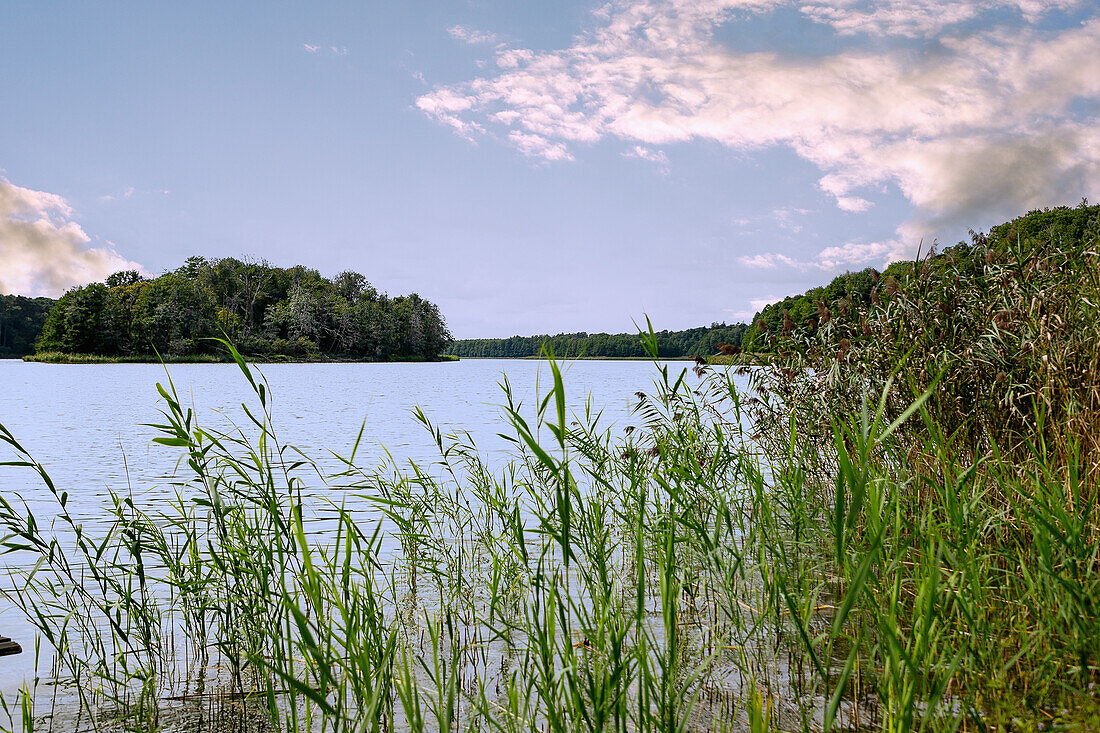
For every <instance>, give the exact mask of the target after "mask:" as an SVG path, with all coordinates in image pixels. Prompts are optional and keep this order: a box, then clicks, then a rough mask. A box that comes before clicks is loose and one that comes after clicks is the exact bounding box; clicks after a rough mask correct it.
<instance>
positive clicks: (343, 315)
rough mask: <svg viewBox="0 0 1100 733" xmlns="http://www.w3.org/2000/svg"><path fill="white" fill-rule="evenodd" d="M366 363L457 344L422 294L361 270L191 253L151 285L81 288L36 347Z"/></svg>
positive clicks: (114, 280)
mask: <svg viewBox="0 0 1100 733" xmlns="http://www.w3.org/2000/svg"><path fill="white" fill-rule="evenodd" d="M212 337H221V338H225V337H228V338H229V340H231V341H232V342H233V343H234V344H235V345H236V346H237V348H238V349H240V350H241V351H242V352H244V353H248V354H256V355H277V354H285V355H292V356H298V357H306V358H309V357H319V356H321V355H329V356H340V357H351V358H356V359H366V360H387V359H393V358H404V359H408V358H414V359H434V358H437V357H438V356H439V354H440V353H441V352H442V351H443V350H444V349H445V348H447V346H449V345H450V343H451V341H452V339H451V334H450V332H449V331H448V330H447V326H446V323H445V321H444V319H443V316H442V315H440V313H439V308H438V307H437V306H436V305H435V304H434V303H431V302H429V301H427V300H424V299H423V298H421V297H420V296H419V295H417V294H416V293H413V294H411V295H405V296H397V297H393V298H391V297H389V296H388V295H386V294H385V293H379V292H378V291H377V290H376V289H375V288H374V287H373V286H371V284H370V283H369V282H367V280H366V278H365V277H363V276H362V275H361V274H359V273H357V272H342V273H340V274H339V275H337V276H336V277H334V278H332V279H328V278H325V277H322V276H321V274H320V273H318V272H317V271H316V270H312V269H310V268H307V267H303V266H301V265H296V266H294V267H290V268H280V267H274V266H272V265H270V264H268V263H267V262H265V261H248V260H239V259H235V258H232V257H226V258H223V259H206V258H203V257H190V258H188V259H187V261H186V262H184V264H183V265H182V266H180V267H179V268H177V269H176V270H174V271H172V272H168V273H165V274H163V275H161V276H160V277H157V278H153V279H145V278H143V277H142V276H141V275H140V274H139V273H137V272H132V271H128V272H119V273H115V274H113V275H111V276H110V277H108V278H107V280H106V281H105V282H103V283H93V284H91V285H86V286H83V287H76V288H73V289H71V290H69V291H68V292H67V293H65V294H64V295H63V296H62V297H61V299H60V300H58V301H57V302H56V304H55V305H54V306H53V308H52V309H51V310H50V311H49V314H48V316H47V317H46V320H45V324H44V325H43V327H42V334H41V336H40V337H39V339H38V344H37V347H38V351H39V352H47V351H57V352H62V353H70V354H97V355H103V356H133V355H146V354H152V353H153V352H157V353H160V354H165V355H171V356H189V355H197V354H203V353H210V352H213V351H216V350H217V349H216V346H217V345H216V343H215V342H211V341H209V340H208V339H209V338H212Z"/></svg>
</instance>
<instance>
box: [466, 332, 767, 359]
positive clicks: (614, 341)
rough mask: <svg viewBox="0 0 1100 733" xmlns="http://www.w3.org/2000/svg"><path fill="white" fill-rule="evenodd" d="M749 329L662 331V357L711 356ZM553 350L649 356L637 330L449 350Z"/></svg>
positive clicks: (483, 353) (507, 353)
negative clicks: (635, 331)
mask: <svg viewBox="0 0 1100 733" xmlns="http://www.w3.org/2000/svg"><path fill="white" fill-rule="evenodd" d="M747 329H748V326H746V325H745V324H743V323H734V324H731V325H727V324H725V323H712V324H711V325H710V326H709V327H706V326H701V327H699V328H689V329H687V330H684V331H658V332H656V334H655V335H656V337H657V350H658V355H659V356H660V357H662V358H667V359H677V358H683V357H691V356H708V355H711V354H716V353H719V352H721V351H727V352H728V351H729V350H730V349H737V348H739V347H740V345H741V340H742V338H743V336H744V334H745V332H746V330H747ZM544 345H546V346H547V347H549V348H550V349H553V352H554V355H555V356H558V357H562V358H565V359H574V358H578V357H590V358H632V357H633V358H645V357H647V356H649V354H648V352H647V351H646V348H645V346H644V344H643V341H642V338H641V336H640V335H639V334H637V333H617V334H609V333H592V334H590V333H585V332H583V331H582V332H578V333H559V334H557V335H556V336H550V335H542V336H512V337H511V338H503V339H461V340H458V341H455V342H454V344H453V345H452V346H451V348H450V350H449V351H448V353H450V354H454V355H455V356H467V357H491V358H498V359H510V358H524V357H534V356H539V355H540V353H541V352H542V349H543V346H544Z"/></svg>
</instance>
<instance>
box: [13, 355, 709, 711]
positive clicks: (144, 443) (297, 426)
mask: <svg viewBox="0 0 1100 733" xmlns="http://www.w3.org/2000/svg"><path fill="white" fill-rule="evenodd" d="M669 366H670V368H671V369H673V370H675V371H676V372H677V373H678V372H679V371H680V370H681V369H688V367H689V366H690V364H689V363H687V362H675V363H672V364H670V365H669ZM563 370H564V372H565V386H566V393H567V396H568V400H567V402H568V405H569V407H570V409H571V410H573V411H574V412H576V413H577V414H583V412H584V409H585V403H586V400H588V399H589V398H591V403H592V405H593V406H594V407H595V408H596V409H599V410H602V411H603V415H602V417H601V424H602V425H605V426H608V427H612V429H613V430H614V431H615V433H616V434H621V432H622V430H623V428H625V427H626V426H627V425H629V424H631V416H630V409H631V407H632V405H633V404H634V403H636V401H637V399H636V398H635V397H634V393H635V392H638V391H650V388H651V386H652V384H653V381H654V380H655V379H656V378H657V377H658V371H657V368H656V367H655V366H654V365H653V364H652V363H650V362H644V361H578V362H572V363H567V364H565V365H564V367H563ZM260 371H261V372H262V374H263V375H264V376H265V377H266V378H267V380H268V382H269V384H270V388H271V394H272V405H273V407H272V412H273V420H274V428H275V432H276V434H277V435H278V436H279V438H280V440H281V441H282V442H283V443H284V444H293V445H296V446H298V447H300V448H302V449H303V450H304V451H305V452H306V453H307V454H308V455H310V456H313V457H323V455H324V454H325V452H326V451H328V450H332V451H336V452H337V453H340V454H343V455H346V454H347V453H348V452H349V450H350V448H351V446H352V444H353V443H354V441H355V438H356V435H357V434H358V432H359V429H360V427H361V426H362V427H363V441H362V444H361V446H360V449H359V455H358V457H357V463H359V464H360V465H364V466H371V465H373V464H376V463H377V462H379V461H380V460H381V459H382V458H383V457H384V455H385V450H388V451H389V453H390V454H391V455H393V456H394V457H395V458H396V459H398V460H399V461H402V462H405V461H407V460H408V459H411V460H415V461H417V462H421V463H425V464H427V463H430V462H431V461H432V460H434V459H435V458H436V457H437V455H438V453H437V450H436V447H435V444H434V442H433V440H432V438H431V436H430V435H429V434H428V432H427V431H426V430H425V429H424V427H423V426H422V425H421V424H420V423H419V422H417V421H416V420H415V419H414V418H413V415H412V409H413V408H414V407H415V406H419V407H421V408H422V409H423V410H424V412H425V413H426V414H427V416H428V417H429V418H431V419H432V420H433V422H435V423H436V425H437V426H438V427H440V428H442V429H443V430H444V432H447V431H449V430H457V429H461V430H465V431H468V432H469V433H470V434H471V435H472V436H473V437H474V438H475V440H476V441H477V443H478V445H479V446H481V448H482V449H483V450H484V451H486V452H487V453H489V454H490V455H491V456H493V457H494V458H496V459H498V460H499V461H500V462H501V463H503V462H504V461H505V460H506V458H507V452H508V451H509V449H510V448H509V447H510V446H511V444H510V443H508V442H507V441H505V440H503V439H502V438H500V437H498V436H497V433H500V432H503V433H508V432H510V431H509V429H508V426H507V424H506V423H505V422H504V421H503V419H502V418H501V408H500V405H501V404H502V403H503V402H504V393H503V392H502V390H501V388H500V386H499V384H498V383H499V382H500V381H501V380H502V379H503V378H504V377H505V376H507V379H508V381H509V383H510V384H511V386H512V390H513V394H514V395H515V396H516V398H517V399H520V400H522V402H523V405H524V407H525V411H524V412H525V415H528V416H533V414H534V405H535V395H536V385H538V393H539V394H545V393H546V391H547V390H548V388H549V386H550V385H551V384H552V382H551V376H550V369H549V367H548V365H547V364H545V363H542V362H538V361H526V360H490V359H467V360H463V361H460V362H446V363H431V364H271V365H264V366H262V367H260ZM168 375H170V376H171V378H172V380H173V381H174V383H175V385H176V389H177V390H178V392H179V395H180V397H181V398H182V399H183V402H184V404H185V406H187V405H190V406H193V407H194V408H195V410H196V413H197V415H198V416H199V420H200V424H204V425H206V426H212V427H222V428H225V427H228V426H230V425H231V421H233V422H236V423H237V424H240V425H246V424H247V418H246V417H245V415H244V414H243V412H242V411H241V408H240V404H241V402H247V403H248V404H249V406H253V405H255V401H256V398H255V395H254V394H252V392H251V389H250V387H249V385H248V383H247V381H246V380H245V378H244V376H243V375H242V374H241V372H240V370H239V369H238V368H237V366H236V365H233V364H178V365H171V366H170V367H168V374H166V373H165V370H164V368H163V367H161V366H157V365H151V364H104V365H53V364H26V363H23V362H21V361H17V360H0V423H2V424H3V425H5V426H6V427H7V428H8V429H9V430H10V431H11V432H12V433H13V434H14V435H15V436H16V438H17V439H18V440H19V441H20V442H21V443H22V445H23V446H24V447H25V448H26V449H27V450H29V451H30V452H31V453H32V455H34V456H35V457H36V458H37V459H38V460H39V461H41V462H42V463H43V464H45V465H46V468H47V469H48V471H49V473H50V475H51V477H52V478H53V480H54V482H55V483H56V484H57V486H58V488H59V489H60V490H64V491H68V493H69V495H70V504H69V508H70V511H71V513H72V514H73V515H74V516H76V517H77V518H78V521H83V522H86V523H89V524H91V525H94V523H95V522H96V521H102V518H103V514H102V508H103V507H104V506H105V504H106V502H107V499H106V496H107V491H108V489H109V488H113V489H114V490H116V491H126V490H127V487H130V489H131V490H132V491H133V494H134V496H135V498H137V499H139V501H140V504H142V505H144V506H146V507H149V506H154V507H155V504H156V502H157V501H158V499H161V500H163V499H168V498H171V497H172V496H174V490H173V488H172V487H171V483H172V481H173V480H174V477H175V476H176V473H177V472H176V461H177V459H178V458H179V455H180V453H179V449H177V448H168V447H165V446H160V445H157V444H153V443H151V442H150V441H151V438H153V437H155V436H156V435H157V434H158V433H157V432H156V431H155V430H154V429H153V428H150V427H145V426H143V423H156V422H162V420H160V419H159V418H160V415H159V410H160V407H161V405H160V399H159V395H158V394H157V391H156V384H157V383H158V382H160V383H166V381H167V377H168ZM689 381H695V378H694V376H692V375H691V374H690V370H689ZM551 409H553V408H551ZM548 437H549V436H548ZM10 453H11V452H10V451H8V450H7V447H6V446H3V447H0V461H4V460H9V459H10V458H11V456H10ZM180 473H183V472H182V471H181V472H180ZM0 491H2V492H3V495H4V497H5V498H7V499H8V500H9V501H12V502H13V503H14V502H15V500H16V498H17V497H21V498H24V499H25V500H26V501H27V502H28V503H29V504H30V506H31V507H32V509H33V510H34V511H35V514H36V515H38V517H39V518H40V520H42V521H45V520H47V519H48V518H52V517H53V516H54V515H55V514H56V504H53V503H52V502H51V501H50V500H49V496H48V494H47V493H46V492H45V490H44V488H43V487H42V484H41V482H40V481H39V480H37V479H36V477H35V476H34V475H32V474H31V473H30V472H29V471H27V470H26V469H17V468H10V467H0ZM19 564H20V560H19V558H18V556H7V557H3V558H0V567H2V568H3V572H2V573H0V582H5V583H10V582H11V580H10V579H9V578H8V577H7V574H8V570H9V569H10V568H15V567H19ZM0 603H2V602H0ZM0 635H3V636H9V637H12V638H13V639H15V640H17V641H19V642H20V643H21V644H22V645H23V649H24V653H23V654H21V655H18V656H14V657H4V658H0V692H2V693H3V694H4V696H5V697H6V698H7V699H8V700H9V701H14V700H15V699H16V697H15V696H16V693H17V690H18V688H19V686H20V685H21V684H22V681H23V679H24V678H25V677H29V676H30V675H32V674H33V671H34V659H33V656H34V655H33V637H34V634H33V631H32V630H31V628H30V627H29V626H28V624H27V623H26V621H25V620H24V619H23V618H22V617H21V615H19V613H18V611H16V610H15V609H11V608H6V607H0ZM44 657H45V658H44V659H43V660H42V664H41V666H42V668H43V669H46V668H48V664H49V658H48V655H46V654H45V653H44Z"/></svg>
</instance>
